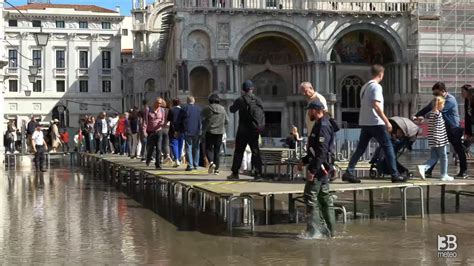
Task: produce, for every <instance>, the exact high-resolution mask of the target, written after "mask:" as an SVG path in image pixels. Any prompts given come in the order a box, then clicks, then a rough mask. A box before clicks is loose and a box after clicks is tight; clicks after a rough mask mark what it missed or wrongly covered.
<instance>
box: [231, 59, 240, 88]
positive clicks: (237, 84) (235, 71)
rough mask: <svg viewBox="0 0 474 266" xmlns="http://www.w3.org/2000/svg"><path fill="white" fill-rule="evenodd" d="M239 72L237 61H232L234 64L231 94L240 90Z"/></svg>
mask: <svg viewBox="0 0 474 266" xmlns="http://www.w3.org/2000/svg"><path fill="white" fill-rule="evenodd" d="M239 72H240V64H239V62H238V61H237V60H234V63H233V74H234V89H233V90H232V92H234V93H235V92H237V91H238V90H239V88H240V75H239Z"/></svg>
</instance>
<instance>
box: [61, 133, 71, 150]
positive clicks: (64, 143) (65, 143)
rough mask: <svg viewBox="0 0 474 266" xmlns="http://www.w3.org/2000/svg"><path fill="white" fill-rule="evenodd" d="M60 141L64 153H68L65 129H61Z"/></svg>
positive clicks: (67, 135)
mask: <svg viewBox="0 0 474 266" xmlns="http://www.w3.org/2000/svg"><path fill="white" fill-rule="evenodd" d="M60 137H61V143H62V145H63V152H64V153H69V133H68V132H67V130H66V129H63V132H61V135H60Z"/></svg>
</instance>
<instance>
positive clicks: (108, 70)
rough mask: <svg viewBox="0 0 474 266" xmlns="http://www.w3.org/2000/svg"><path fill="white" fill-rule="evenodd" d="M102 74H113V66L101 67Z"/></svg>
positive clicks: (108, 75)
mask: <svg viewBox="0 0 474 266" xmlns="http://www.w3.org/2000/svg"><path fill="white" fill-rule="evenodd" d="M100 75H101V76H107V77H110V76H112V69H111V68H101V69H100Z"/></svg>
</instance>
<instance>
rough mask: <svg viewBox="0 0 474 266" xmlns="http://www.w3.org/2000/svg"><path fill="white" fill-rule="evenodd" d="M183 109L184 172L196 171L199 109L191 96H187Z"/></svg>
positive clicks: (197, 162) (199, 132)
mask: <svg viewBox="0 0 474 266" xmlns="http://www.w3.org/2000/svg"><path fill="white" fill-rule="evenodd" d="M186 101H187V103H188V104H187V105H186V106H185V107H184V108H183V128H184V141H185V143H186V160H187V161H188V166H187V167H186V171H192V170H193V169H194V170H196V169H197V168H198V166H199V139H200V138H201V126H202V125H201V108H199V106H197V105H196V104H195V99H194V97H193V96H188V98H187V100H186Z"/></svg>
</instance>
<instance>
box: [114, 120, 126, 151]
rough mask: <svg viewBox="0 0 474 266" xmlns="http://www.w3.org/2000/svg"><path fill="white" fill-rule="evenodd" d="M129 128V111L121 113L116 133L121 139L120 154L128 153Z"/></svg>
mask: <svg viewBox="0 0 474 266" xmlns="http://www.w3.org/2000/svg"><path fill="white" fill-rule="evenodd" d="M127 128H128V113H125V114H123V115H120V117H119V121H118V124H117V131H116V132H115V135H116V136H117V138H118V140H119V145H118V146H119V151H120V155H124V154H125V153H127V135H128V132H127Z"/></svg>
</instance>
